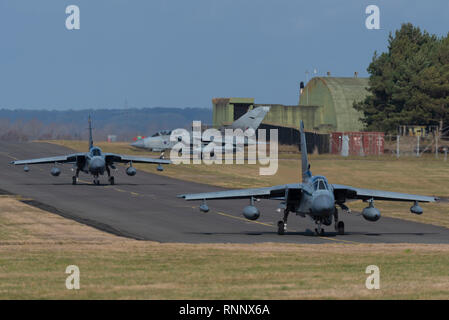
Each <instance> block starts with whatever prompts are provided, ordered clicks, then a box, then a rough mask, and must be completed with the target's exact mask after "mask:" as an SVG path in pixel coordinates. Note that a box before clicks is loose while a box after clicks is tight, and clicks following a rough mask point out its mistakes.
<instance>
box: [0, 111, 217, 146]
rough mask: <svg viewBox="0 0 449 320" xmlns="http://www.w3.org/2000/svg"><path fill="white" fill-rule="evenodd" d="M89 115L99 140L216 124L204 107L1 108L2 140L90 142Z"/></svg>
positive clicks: (0, 130)
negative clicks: (196, 125)
mask: <svg viewBox="0 0 449 320" xmlns="http://www.w3.org/2000/svg"><path fill="white" fill-rule="evenodd" d="M89 114H90V115H91V116H92V124H93V127H94V139H96V140H106V138H107V135H109V134H114V135H116V136H117V139H118V140H119V141H130V140H131V139H132V138H133V137H135V136H136V135H144V136H148V135H151V134H153V133H155V132H157V131H159V130H164V129H175V128H190V126H191V125H192V121H193V120H200V121H201V122H202V123H203V124H210V123H212V110H211V109H204V108H143V109H95V110H93V109H89V110H67V111H49V110H20V109H19V110H9V109H0V140H9V141H26V140H38V139H86V138H87V118H88V116H89Z"/></svg>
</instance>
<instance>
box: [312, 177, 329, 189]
mask: <svg viewBox="0 0 449 320" xmlns="http://www.w3.org/2000/svg"><path fill="white" fill-rule="evenodd" d="M312 183H313V190H329V184H328V183H327V180H326V178H325V177H321V176H318V177H314V179H313V182H312Z"/></svg>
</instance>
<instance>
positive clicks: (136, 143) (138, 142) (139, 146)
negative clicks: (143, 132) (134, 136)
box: [131, 139, 145, 148]
mask: <svg viewBox="0 0 449 320" xmlns="http://www.w3.org/2000/svg"><path fill="white" fill-rule="evenodd" d="M131 146H132V147H136V148H143V147H145V145H144V143H143V139H139V140H137V141H135V142H133V143H131Z"/></svg>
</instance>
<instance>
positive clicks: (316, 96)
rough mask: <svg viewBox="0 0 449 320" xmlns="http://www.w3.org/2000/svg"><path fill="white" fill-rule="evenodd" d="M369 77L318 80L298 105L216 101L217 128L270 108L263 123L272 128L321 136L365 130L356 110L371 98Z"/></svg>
mask: <svg viewBox="0 0 449 320" xmlns="http://www.w3.org/2000/svg"><path fill="white" fill-rule="evenodd" d="M367 87H368V78H358V77H353V78H350V77H346V78H342V77H315V78H312V79H311V80H310V81H309V82H308V83H307V84H306V86H305V88H304V89H303V90H302V92H301V95H300V98H299V103H298V104H297V105H282V104H255V103H254V98H214V99H212V104H213V126H214V127H216V128H218V127H221V126H223V125H229V124H231V123H232V122H233V121H234V120H235V119H237V118H238V117H240V116H241V115H242V114H243V113H245V112H247V111H248V110H249V109H252V108H254V107H259V106H270V107H271V108H270V112H269V113H268V114H267V116H266V117H265V119H264V121H263V122H262V124H265V125H267V126H271V127H276V126H278V127H283V128H299V121H300V120H303V121H304V126H305V129H306V130H308V131H316V132H320V133H330V132H334V131H339V132H345V131H361V130H362V129H363V124H362V122H361V121H360V117H361V113H360V112H358V111H356V110H355V109H354V108H353V103H354V101H360V100H362V99H364V97H366V96H367V95H368V91H367V90H366V88H367Z"/></svg>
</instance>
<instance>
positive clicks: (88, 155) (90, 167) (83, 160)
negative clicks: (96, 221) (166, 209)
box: [11, 117, 171, 185]
mask: <svg viewBox="0 0 449 320" xmlns="http://www.w3.org/2000/svg"><path fill="white" fill-rule="evenodd" d="M44 163H54V164H55V166H54V167H53V168H52V169H51V171H50V173H51V175H52V176H55V177H57V176H59V175H60V174H61V170H60V169H59V168H58V167H57V166H56V165H57V164H58V163H72V164H73V166H74V169H75V170H76V174H75V175H74V176H73V177H72V184H76V183H77V182H78V176H79V173H80V172H81V171H82V172H84V173H87V174H91V175H92V176H93V177H94V184H96V185H99V184H100V180H99V175H103V174H104V172H105V171H106V173H107V174H108V180H109V183H110V184H114V183H115V181H114V177H113V176H111V170H110V169H115V168H116V167H115V165H114V164H115V163H127V164H129V166H128V168H126V174H127V175H129V176H134V175H135V174H136V169H135V168H134V167H133V163H152V164H158V167H157V169H158V170H159V171H162V170H163V167H162V164H170V163H171V161H170V160H163V159H153V158H144V157H135V156H127V155H121V154H115V153H103V152H102V151H101V149H100V148H99V147H96V146H94V143H93V139H92V125H91V119H90V117H89V152H82V153H73V154H69V155H64V156H56V157H48V158H39V159H30V160H16V161H12V162H11V164H14V165H24V166H25V167H24V171H25V172H28V171H29V167H28V165H31V164H44Z"/></svg>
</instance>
